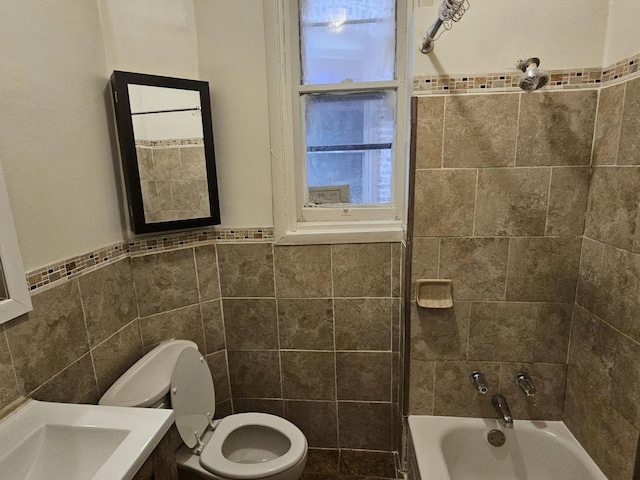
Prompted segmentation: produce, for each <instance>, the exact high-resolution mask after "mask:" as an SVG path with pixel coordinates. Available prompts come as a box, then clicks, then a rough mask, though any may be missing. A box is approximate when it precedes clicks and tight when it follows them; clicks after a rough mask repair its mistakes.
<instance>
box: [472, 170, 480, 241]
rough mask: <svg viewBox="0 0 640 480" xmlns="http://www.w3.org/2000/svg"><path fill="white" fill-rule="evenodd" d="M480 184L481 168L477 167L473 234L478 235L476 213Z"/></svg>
mask: <svg viewBox="0 0 640 480" xmlns="http://www.w3.org/2000/svg"><path fill="white" fill-rule="evenodd" d="M479 184H480V169H479V168H476V191H475V193H474V196H473V222H472V225H471V236H472V237H475V236H476V214H477V212H478V190H479V188H478V186H479Z"/></svg>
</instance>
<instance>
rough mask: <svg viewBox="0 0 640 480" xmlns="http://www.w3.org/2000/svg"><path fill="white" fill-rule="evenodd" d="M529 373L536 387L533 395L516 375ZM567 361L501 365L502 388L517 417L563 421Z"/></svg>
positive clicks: (512, 411)
mask: <svg viewBox="0 0 640 480" xmlns="http://www.w3.org/2000/svg"><path fill="white" fill-rule="evenodd" d="M521 372H524V373H526V374H528V375H529V377H530V378H531V381H532V382H533V384H534V386H535V387H536V393H535V395H534V396H532V397H527V395H526V394H525V393H524V392H523V391H522V389H521V388H520V387H519V386H518V385H516V380H515V378H516V375H518V374H519V373H521ZM566 377H567V366H566V365H565V364H553V363H550V364H547V363H522V364H519V363H503V364H501V365H500V391H501V393H502V394H503V395H504V396H505V397H506V398H507V400H508V402H509V409H510V410H511V414H512V415H513V418H516V419H518V420H525V419H526V420H562V411H563V402H564V390H565V380H566Z"/></svg>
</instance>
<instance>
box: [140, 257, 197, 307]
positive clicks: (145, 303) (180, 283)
mask: <svg viewBox="0 0 640 480" xmlns="http://www.w3.org/2000/svg"><path fill="white" fill-rule="evenodd" d="M131 265H132V267H133V279H134V281H135V286H136V295H137V298H138V311H139V313H140V317H147V316H149V315H154V314H156V313H160V312H166V311H168V310H174V309H176V308H180V307H185V306H187V305H193V304H195V303H198V300H199V297H198V285H197V282H196V268H195V262H194V260H193V249H191V248H188V249H184V250H176V251H172V252H162V253H155V254H152V255H144V256H141V257H134V258H132V259H131Z"/></svg>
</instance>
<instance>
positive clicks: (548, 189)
mask: <svg viewBox="0 0 640 480" xmlns="http://www.w3.org/2000/svg"><path fill="white" fill-rule="evenodd" d="M553 170H554V168H553V167H549V187H548V188H547V211H546V213H545V214H544V235H545V237H546V235H547V229H548V227H549V210H550V208H551V184H552V182H553Z"/></svg>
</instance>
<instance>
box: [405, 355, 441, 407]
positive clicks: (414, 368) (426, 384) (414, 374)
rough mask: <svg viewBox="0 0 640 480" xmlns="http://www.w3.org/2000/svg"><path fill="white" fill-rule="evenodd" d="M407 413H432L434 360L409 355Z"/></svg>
mask: <svg viewBox="0 0 640 480" xmlns="http://www.w3.org/2000/svg"><path fill="white" fill-rule="evenodd" d="M409 365H410V368H411V372H410V374H409V392H408V394H409V412H408V413H409V415H433V413H434V412H433V400H434V393H435V392H434V387H435V383H434V381H435V369H436V362H434V361H429V360H422V359H420V358H414V357H413V356H412V357H411V362H410V363H409Z"/></svg>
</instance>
